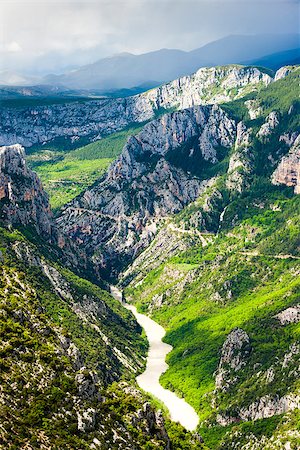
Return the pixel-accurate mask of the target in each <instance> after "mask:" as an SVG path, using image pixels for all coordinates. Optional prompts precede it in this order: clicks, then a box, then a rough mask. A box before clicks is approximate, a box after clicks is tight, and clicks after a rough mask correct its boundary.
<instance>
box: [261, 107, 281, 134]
mask: <svg viewBox="0 0 300 450" xmlns="http://www.w3.org/2000/svg"><path fill="white" fill-rule="evenodd" d="M279 122H280V116H279V113H278V112H276V111H272V112H270V114H269V115H268V116H267V118H266V120H265V123H264V124H263V125H262V126H261V127H260V129H259V131H258V133H257V136H258V137H259V138H260V139H262V140H264V141H266V140H267V139H268V137H269V136H270V134H272V132H273V131H274V130H275V128H276V127H277V126H278V125H279Z"/></svg>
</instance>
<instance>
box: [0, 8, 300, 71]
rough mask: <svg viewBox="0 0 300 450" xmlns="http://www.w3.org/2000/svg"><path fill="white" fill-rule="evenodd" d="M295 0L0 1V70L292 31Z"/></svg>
mask: <svg viewBox="0 0 300 450" xmlns="http://www.w3.org/2000/svg"><path fill="white" fill-rule="evenodd" d="M298 7H299V2H297V1H295V0H219V1H214V0H98V1H94V2H89V1H79V0H69V1H63V2H61V1H56V0H48V1H47V0H40V1H39V2H37V1H36V2H29V1H26V0H18V1H17V0H10V1H3V0H0V29H1V32H0V64H1V67H0V71H1V70H2V69H10V70H27V71H29V72H30V71H31V72H32V71H36V72H41V73H45V72H49V71H50V72H55V71H56V72H59V71H62V70H64V69H66V68H72V67H74V66H76V65H81V64H86V63H90V62H93V61H94V60H97V59H99V58H101V57H105V56H109V55H112V54H115V53H119V52H124V51H127V52H132V53H143V52H147V51H151V50H155V49H158V48H163V47H168V48H181V49H184V50H190V49H193V48H197V47H200V46H201V45H204V44H205V43H207V42H209V41H211V40H214V39H218V38H221V37H223V36H226V35H228V34H257V33H292V32H297V31H298V27H299V23H298V15H297V10H298Z"/></svg>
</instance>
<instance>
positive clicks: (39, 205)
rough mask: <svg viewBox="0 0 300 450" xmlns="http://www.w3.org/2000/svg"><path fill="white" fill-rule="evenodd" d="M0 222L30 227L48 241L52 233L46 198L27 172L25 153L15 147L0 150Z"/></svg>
mask: <svg viewBox="0 0 300 450" xmlns="http://www.w3.org/2000/svg"><path fill="white" fill-rule="evenodd" d="M0 221H1V222H2V223H3V224H4V225H17V224H18V225H23V226H27V225H32V226H33V227H34V228H35V230H36V231H37V232H38V234H40V235H42V234H43V235H44V236H45V235H46V236H48V237H51V236H52V234H53V232H54V222H53V220H52V214H51V211H50V206H49V201H48V195H47V194H46V192H45V191H44V190H43V187H42V184H41V182H40V180H39V178H38V177H37V175H36V174H35V173H34V172H32V171H31V170H30V169H28V167H27V165H26V162H25V153H24V149H23V148H22V147H21V146H20V145H18V144H16V145H12V146H8V147H1V148H0Z"/></svg>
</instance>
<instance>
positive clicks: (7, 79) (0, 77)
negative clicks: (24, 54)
mask: <svg viewBox="0 0 300 450" xmlns="http://www.w3.org/2000/svg"><path fill="white" fill-rule="evenodd" d="M38 80H39V78H38V77H34V76H27V75H23V74H21V73H17V72H11V71H9V70H4V71H2V72H0V86H30V85H34V84H36V83H37V82H38Z"/></svg>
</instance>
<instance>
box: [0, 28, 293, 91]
mask: <svg viewBox="0 0 300 450" xmlns="http://www.w3.org/2000/svg"><path fill="white" fill-rule="evenodd" d="M299 43H300V40H299V35H296V34H291V35H285V34H283V35H280V34H276V35H269V34H266V35H247V36H246V35H230V36H227V37H225V38H222V39H219V40H217V41H214V42H211V43H208V44H206V45H204V46H203V47H200V48H198V49H196V50H192V51H189V52H187V51H182V50H175V49H161V50H157V51H152V52H150V53H145V54H141V55H134V54H131V53H122V54H119V55H116V56H112V57H109V58H104V59H101V60H99V61H97V62H95V63H93V64H89V65H86V66H82V67H79V68H78V69H74V70H72V71H70V72H67V73H65V74H62V75H47V76H45V77H43V78H40V77H39V78H37V77H29V78H28V79H27V77H26V76H22V74H11V73H2V74H1V73H0V85H1V84H2V85H17V84H18V85H22V84H23V85H33V84H35V85H36V84H44V85H50V86H60V87H64V88H65V89H66V88H67V89H73V90H74V89H75V90H92V91H96V93H97V94H98V95H99V94H103V93H104V94H107V93H110V92H111V93H115V95H118V94H121V95H124V94H126V95H130V94H134V93H137V92H141V91H143V90H147V89H149V88H151V87H154V86H158V85H159V84H161V83H164V82H166V81H170V80H173V79H175V78H178V77H180V76H183V75H188V74H191V73H193V72H195V71H196V70H197V69H198V68H199V67H211V66H217V65H224V64H233V63H234V64H247V65H251V64H255V65H258V64H259V65H263V66H265V67H269V68H272V69H278V68H279V67H281V66H282V65H286V64H297V63H298V62H299V47H300V46H299Z"/></svg>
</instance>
